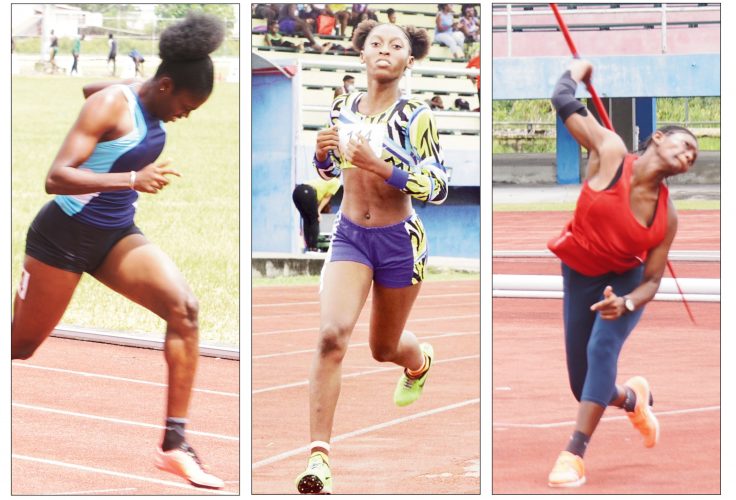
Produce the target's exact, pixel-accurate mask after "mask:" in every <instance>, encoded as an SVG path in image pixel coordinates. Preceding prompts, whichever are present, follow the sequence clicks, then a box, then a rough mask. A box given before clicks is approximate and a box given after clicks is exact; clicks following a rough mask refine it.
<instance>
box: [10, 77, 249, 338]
mask: <svg viewBox="0 0 736 500" xmlns="http://www.w3.org/2000/svg"><path fill="white" fill-rule="evenodd" d="M89 81H91V80H87V79H83V78H66V77H63V76H58V77H13V79H12V266H13V269H12V275H13V283H12V286H13V287H15V286H17V282H18V277H19V276H20V269H21V263H22V260H23V255H24V249H25V238H26V231H27V229H28V226H29V225H30V223H31V221H32V220H33V217H35V215H36V213H37V211H38V210H39V209H40V208H41V206H42V205H43V204H44V203H45V202H46V201H47V200H49V199H51V196H49V195H47V194H46V193H45V192H44V179H45V177H46V172H47V171H48V168H49V166H50V165H51V162H52V160H53V158H54V156H55V155H56V152H57V150H58V148H59V146H60V145H61V142H62V141H63V139H64V136H65V135H66V133H67V132H68V130H69V128H70V127H71V125H72V124H73V123H74V120H75V119H76V116H77V114H78V113H79V110H80V108H81V106H82V103H83V98H82V92H81V88H82V86H83V85H84V84H85V83H88V82H89ZM238 111H239V92H238V85H237V84H230V83H219V82H218V83H216V84H215V89H214V91H213V93H212V96H211V97H210V99H209V100H208V101H207V102H206V103H205V104H204V105H202V107H201V108H200V109H199V110H197V111H194V112H193V113H192V114H191V115H190V116H189V118H188V119H187V120H182V121H177V122H176V123H169V124H167V125H166V129H167V133H168V137H167V143H166V148H165V149H164V152H163V154H162V158H167V157H170V158H172V159H173V162H172V165H173V166H175V167H176V168H177V169H178V170H179V171H180V172H181V173H182V177H181V178H173V180H172V183H171V184H170V185H169V186H168V187H167V188H166V189H164V190H163V191H162V192H160V193H159V194H157V195H148V194H141V195H140V198H139V200H138V212H137V216H136V223H137V225H138V226H139V227H140V228H141V229H142V230H143V232H144V233H145V234H146V236H147V237H148V238H149V239H150V240H151V241H153V242H154V243H156V244H157V245H158V246H160V247H161V248H162V249H163V250H164V251H165V252H166V253H168V255H169V256H170V257H171V258H172V259H173V260H174V262H176V264H177V265H178V266H179V269H180V270H181V271H182V273H183V274H184V276H185V277H186V278H187V280H188V282H189V284H190V286H191V287H192V290H193V291H194V293H195V294H196V295H197V297H198V299H199V302H200V314H199V324H200V332H201V337H202V340H204V341H207V342H215V343H222V344H227V345H231V346H235V345H238V344H239V272H240V262H239V174H240V171H239V167H238V165H239V122H238V119H239V118H238V114H239V113H238ZM13 293H14V291H13ZM62 323H64V324H67V325H78V326H85V327H89V328H99V329H106V330H117V331H127V332H136V333H150V334H156V335H161V334H162V333H163V332H164V330H165V325H164V322H163V321H162V320H161V319H159V318H158V317H157V316H155V315H153V314H152V313H150V312H148V311H147V310H145V309H143V308H142V307H140V306H138V305H136V304H133V303H131V302H129V301H128V300H127V299H124V298H123V297H121V296H119V295H117V294H116V293H114V292H112V291H110V290H109V289H107V288H106V287H104V286H103V285H100V284H99V283H97V282H96V281H95V279H94V278H92V277H90V276H88V275H85V276H84V277H83V278H82V282H81V283H80V286H79V287H78V288H77V291H76V293H75V295H74V298H73V299H72V303H71V305H70V307H69V309H68V310H67V312H66V314H65V315H64V317H63V319H62Z"/></svg>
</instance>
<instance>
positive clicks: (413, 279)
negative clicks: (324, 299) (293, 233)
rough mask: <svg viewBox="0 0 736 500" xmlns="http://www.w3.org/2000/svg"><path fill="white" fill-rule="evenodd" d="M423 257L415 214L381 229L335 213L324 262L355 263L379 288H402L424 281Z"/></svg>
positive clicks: (421, 233)
mask: <svg viewBox="0 0 736 500" xmlns="http://www.w3.org/2000/svg"><path fill="white" fill-rule="evenodd" d="M427 254H428V252H427V238H426V235H425V232H424V226H423V225H422V221H421V220H419V217H418V216H417V214H416V213H413V214H412V215H410V216H409V217H407V218H406V219H405V220H403V221H402V222H399V223H397V224H392V225H390V226H382V227H365V226H360V225H358V224H356V223H355V222H353V221H351V220H350V219H348V218H347V217H345V216H344V215H343V214H342V213H338V214H337V217H336V218H335V225H334V227H333V231H332V243H331V244H330V251H329V253H328V254H327V259H326V260H327V262H337V261H350V262H359V263H361V264H364V265H366V266H368V267H370V268H371V269H372V270H373V281H375V282H376V283H378V284H379V285H381V286H385V287H388V288H404V287H407V286H411V285H416V284H417V283H421V282H422V281H423V280H424V266H425V264H426V262H427Z"/></svg>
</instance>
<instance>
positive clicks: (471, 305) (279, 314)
mask: <svg viewBox="0 0 736 500" xmlns="http://www.w3.org/2000/svg"><path fill="white" fill-rule="evenodd" d="M438 307H440V306H439V305H438V304H428V305H424V306H414V307H412V311H413V312H415V313H416V314H414V316H419V315H420V314H418V312H419V311H431V312H435V311H437V308H438ZM441 307H442V308H444V309H445V310H453V308H454V310H455V311H457V312H460V311H459V309H461V308H465V309H479V307H480V303H477V302H463V303H460V304H452V303H447V302H443V303H442V305H441ZM370 310H371V306H370V305H368V306H366V307H365V308H364V309H363V311H365V312H366V313H368V311H370ZM425 315H426V313H425ZM319 316H320V310H319V307H312V308H310V309H309V311H307V312H304V311H300V310H298V309H297V310H294V311H293V312H289V311H272V312H271V313H270V314H253V315H252V316H251V318H252V319H253V320H272V319H282V318H300V319H303V318H319ZM435 319H437V318H435ZM440 319H441V318H440ZM424 321H427V320H426V319H425V320H424Z"/></svg>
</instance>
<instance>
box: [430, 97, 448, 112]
mask: <svg viewBox="0 0 736 500" xmlns="http://www.w3.org/2000/svg"><path fill="white" fill-rule="evenodd" d="M427 104H429V109H431V110H432V111H434V110H436V109H439V110H440V111H444V110H445V103H443V102H442V98H441V97H440V96H438V95H433V96H432V98H431V99H430V100H428V101H427Z"/></svg>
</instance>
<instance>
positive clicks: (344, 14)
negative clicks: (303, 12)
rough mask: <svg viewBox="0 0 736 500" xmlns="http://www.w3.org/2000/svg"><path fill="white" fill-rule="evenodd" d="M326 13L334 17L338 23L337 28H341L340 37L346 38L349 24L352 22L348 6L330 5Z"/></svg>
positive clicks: (341, 4)
mask: <svg viewBox="0 0 736 500" xmlns="http://www.w3.org/2000/svg"><path fill="white" fill-rule="evenodd" d="M324 13H325V14H327V15H328V16H332V17H334V18H335V20H336V21H337V26H336V27H339V30H338V33H337V34H338V35H340V36H346V35H347V33H345V31H346V30H347V27H348V23H349V22H350V11H348V4H346V3H328V4H327V6H326V8H325V10H324Z"/></svg>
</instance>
